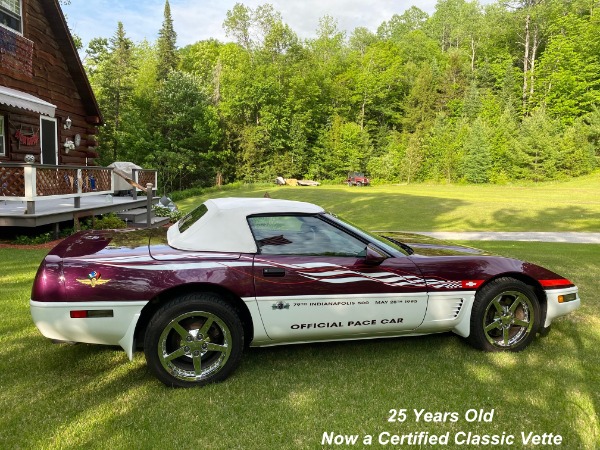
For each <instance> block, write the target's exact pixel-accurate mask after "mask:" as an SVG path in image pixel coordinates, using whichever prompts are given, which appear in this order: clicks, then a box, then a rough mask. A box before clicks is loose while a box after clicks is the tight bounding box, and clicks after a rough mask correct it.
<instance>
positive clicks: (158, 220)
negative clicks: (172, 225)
mask: <svg viewBox="0 0 600 450" xmlns="http://www.w3.org/2000/svg"><path fill="white" fill-rule="evenodd" d="M151 220H152V223H151V226H153V227H160V226H162V225H166V224H167V223H169V218H168V217H152V219H151ZM129 226H132V227H140V228H143V227H145V226H146V216H144V218H143V219H141V220H138V221H137V222H129Z"/></svg>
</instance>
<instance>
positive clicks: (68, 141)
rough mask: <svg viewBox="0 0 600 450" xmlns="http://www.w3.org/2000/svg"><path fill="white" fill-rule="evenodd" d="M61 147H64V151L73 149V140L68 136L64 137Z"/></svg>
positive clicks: (67, 151)
mask: <svg viewBox="0 0 600 450" xmlns="http://www.w3.org/2000/svg"><path fill="white" fill-rule="evenodd" d="M63 147H64V148H65V153H69V151H70V150H75V142H73V141H72V140H71V139H69V138H66V139H65V143H64V144H63Z"/></svg>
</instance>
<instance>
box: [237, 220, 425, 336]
mask: <svg viewBox="0 0 600 450" xmlns="http://www.w3.org/2000/svg"><path fill="white" fill-rule="evenodd" d="M248 222H249V225H250V228H251V229H252V232H253V234H254V237H255V239H256V242H257V246H258V249H259V253H258V254H257V255H256V256H255V259H254V267H253V274H254V282H255V292H256V300H257V303H258V307H259V311H260V315H261V318H262V320H263V324H264V326H265V330H266V332H267V335H268V336H269V338H271V339H272V340H274V341H280V342H293V341H306V340H318V339H344V338H345V339H348V338H354V337H366V336H369V335H373V336H377V335H395V334H400V333H402V332H405V331H409V330H413V329H415V328H416V327H418V326H419V325H420V324H421V322H422V321H423V318H424V316H425V312H426V309H427V293H426V285H425V281H424V280H423V278H422V277H421V275H420V274H419V271H418V269H417V267H416V266H415V265H414V263H413V262H412V261H411V260H410V259H409V258H406V257H382V255H383V252H382V251H381V250H377V248H376V247H371V248H369V249H367V242H366V241H364V240H362V239H360V238H359V237H358V236H355V235H353V234H352V233H350V232H348V231H347V230H344V229H342V228H341V227H340V226H338V225H336V224H333V223H330V222H329V221H327V220H326V219H325V218H324V217H323V216H321V215H318V214H317V215H261V216H253V217H249V218H248ZM367 253H368V254H367ZM388 256H389V255H388Z"/></svg>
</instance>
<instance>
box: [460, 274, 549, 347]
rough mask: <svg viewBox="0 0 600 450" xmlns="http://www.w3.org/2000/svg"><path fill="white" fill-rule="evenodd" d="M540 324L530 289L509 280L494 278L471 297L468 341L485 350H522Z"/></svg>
mask: <svg viewBox="0 0 600 450" xmlns="http://www.w3.org/2000/svg"><path fill="white" fill-rule="evenodd" d="M540 323H541V316H540V305H539V301H538V299H537V296H536V294H535V292H534V290H533V288H532V287H531V286H529V285H527V284H525V283H523V282H521V281H519V280H515V279H512V278H498V279H496V280H494V281H492V282H491V283H489V284H487V285H486V286H484V287H483V288H482V289H481V290H480V291H479V292H478V293H477V294H476V296H475V302H474V303H473V309H472V310H471V333H470V335H469V338H468V340H469V342H470V343H471V344H472V345H473V346H475V347H477V348H480V349H482V350H486V351H492V352H494V351H513V352H518V351H520V350H523V349H524V348H525V347H527V346H528V345H529V343H530V342H531V341H532V340H533V339H534V337H535V335H536V333H537V331H538V329H539V327H540Z"/></svg>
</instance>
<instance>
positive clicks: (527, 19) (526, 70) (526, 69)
mask: <svg viewBox="0 0 600 450" xmlns="http://www.w3.org/2000/svg"><path fill="white" fill-rule="evenodd" d="M530 21H531V16H530V15H529V14H527V16H526V17H525V52H524V55H523V96H522V101H523V115H524V116H525V115H527V91H528V89H527V87H528V86H527V81H528V78H529V77H528V76H529V22H530Z"/></svg>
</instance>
